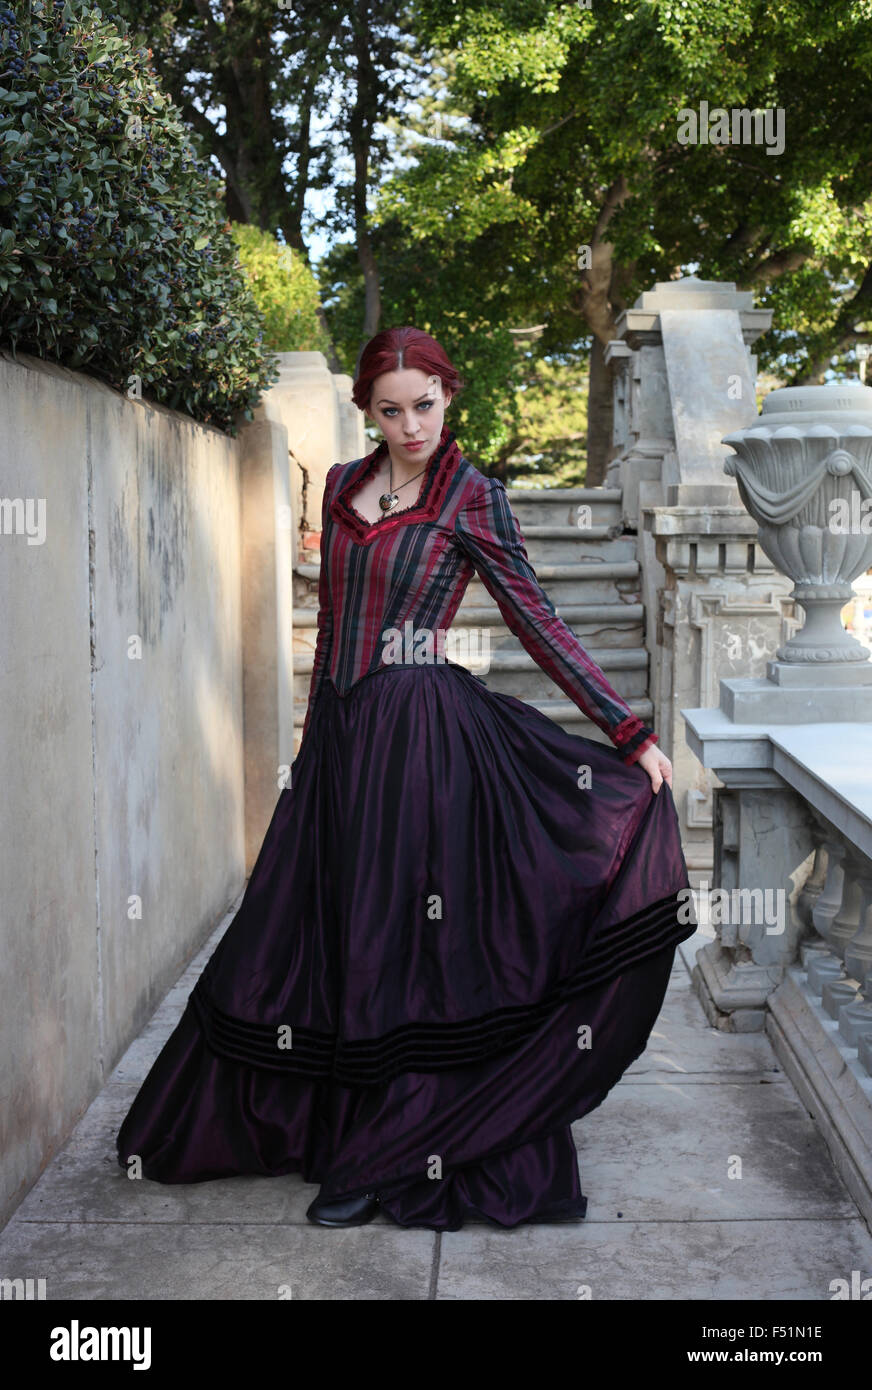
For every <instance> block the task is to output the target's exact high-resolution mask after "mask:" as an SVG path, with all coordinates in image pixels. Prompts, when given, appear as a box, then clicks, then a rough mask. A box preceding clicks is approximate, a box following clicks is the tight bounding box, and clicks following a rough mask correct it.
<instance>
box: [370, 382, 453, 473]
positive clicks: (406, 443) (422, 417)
mask: <svg viewBox="0 0 872 1390" xmlns="http://www.w3.org/2000/svg"><path fill="white" fill-rule="evenodd" d="M450 400H451V392H450V391H446V390H445V388H444V387H443V385H442V381H441V380H440V378H439V377H438V376H428V375H427V373H426V372H422V371H420V370H419V368H417V367H400V368H398V369H397V371H394V372H383V373H382V375H381V376H377V377H376V378H375V381H374V382H373V384H372V395H371V396H370V403H369V408H368V409H367V411H366V414H367V415H368V416H369V418H370V420H372V421H373V423H374V424H376V425H378V427H379V429H380V430H381V431H382V433H383V434H384V437H385V439H386V440H387V442H388V448H389V449H390V452H391V457H392V458H394V459H395V460H396V461H397V462H398V463H403V464H408V465H409V467H411V466H412V464H414V463H417V464H418V467H419V468H421V467H423V465H424V464H425V463H426V462H427V459H428V458H430V456H431V454H433V453H435V452H436V449H437V448H438V446H439V438H440V435H441V434H442V424H443V421H444V419H445V408H446V406H447V405H448V403H449V401H450Z"/></svg>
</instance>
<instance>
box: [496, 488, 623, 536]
mask: <svg viewBox="0 0 872 1390" xmlns="http://www.w3.org/2000/svg"><path fill="white" fill-rule="evenodd" d="M506 491H507V493H508V497H509V506H510V507H511V509H512V511H513V512H514V513H515V516H516V517H517V518H518V523H519V525H520V527H521V530H522V531H523V532H524V533H525V534H526V531H527V528H528V527H530V526H538V525H551V524H555V523H556V524H558V525H563V526H572V527H575V526H577V525H578V518H579V507H585V508H589V511H590V517H591V521H592V522H593V523H594V524H595V525H597V526H606V527H610V528H611V527H620V525H621V497H622V494H621V490H620V488H604V487H549V488H518V487H510V488H507V489H506ZM582 516H583V517H586V516H587V512H584V513H582Z"/></svg>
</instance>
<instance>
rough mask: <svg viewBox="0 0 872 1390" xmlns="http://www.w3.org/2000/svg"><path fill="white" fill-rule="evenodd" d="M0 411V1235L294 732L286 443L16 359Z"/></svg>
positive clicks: (235, 845)
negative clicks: (227, 430)
mask: <svg viewBox="0 0 872 1390" xmlns="http://www.w3.org/2000/svg"><path fill="white" fill-rule="evenodd" d="M0 411H2V419H3V430H2V432H0V433H2V438H0V592H2V594H3V621H2V625H0V655H2V660H0V701H2V709H3V722H2V736H0V782H2V787H3V797H2V801H0V881H2V895H0V972H2V982H0V1003H2V1008H0V1052H2V1057H3V1067H2V1069H0V1078H2V1079H0V1180H2V1192H0V1223H2V1221H4V1220H6V1219H7V1218H8V1216H9V1214H10V1213H11V1211H12V1210H13V1209H14V1207H15V1206H16V1205H17V1203H18V1202H19V1201H20V1199H21V1198H22V1197H23V1196H24V1195H25V1193H26V1191H27V1189H28V1188H29V1187H30V1185H31V1184H32V1183H33V1181H34V1180H35V1179H36V1178H37V1177H38V1175H39V1173H40V1171H41V1170H42V1168H43V1167H44V1166H45V1164H46V1162H47V1161H48V1159H49V1158H50V1157H51V1156H52V1155H53V1154H54V1152H55V1151H56V1150H57V1148H58V1147H59V1146H60V1145H61V1144H62V1143H63V1142H64V1141H65V1139H66V1137H67V1136H68V1134H69V1132H70V1130H71V1128H72V1127H73V1125H74V1124H75V1122H76V1120H77V1119H78V1117H79V1116H80V1115H81V1114H82V1112H83V1111H84V1110H85V1108H86V1107H87V1106H88V1104H89V1103H90V1101H91V1100H92V1098H93V1097H94V1095H95V1094H96V1093H97V1091H98V1090H99V1089H100V1087H101V1086H102V1084H103V1082H104V1081H105V1079H106V1078H107V1076H108V1074H109V1073H110V1072H111V1071H112V1070H113V1069H114V1067H115V1065H116V1064H117V1062H118V1060H119V1059H120V1057H121V1055H122V1054H123V1052H124V1051H125V1049H126V1048H127V1046H128V1045H129V1044H130V1042H131V1041H132V1039H133V1038H134V1037H135V1036H136V1035H137V1034H138V1032H139V1031H140V1030H141V1028H142V1027H143V1025H144V1023H145V1022H146V1021H147V1019H148V1017H149V1016H150V1014H151V1013H152V1011H153V1010H154V1008H155V1007H156V1005H157V1004H158V1002H159V1001H160V999H161V997H162V996H163V994H164V993H165V992H166V990H167V989H168V988H169V986H170V985H171V984H172V983H173V982H174V980H175V979H176V978H177V977H178V975H179V973H180V972H181V970H182V969H183V967H184V966H185V964H186V963H187V961H188V960H189V958H190V957H191V956H192V955H193V954H194V952H195V951H196V950H197V949H198V948H199V947H200V945H201V943H202V942H203V940H204V939H205V938H206V936H207V934H208V933H209V932H210V931H211V930H212V929H213V927H214V925H215V922H216V921H217V920H219V919H220V917H221V916H222V914H223V913H224V912H225V911H226V909H227V907H228V905H229V904H230V903H231V902H232V901H233V899H234V898H235V897H236V896H237V894H238V893H239V891H240V889H241V887H242V886H243V884H244V881H245V875H246V872H247V868H248V867H249V866H250V863H251V846H252V844H253V843H259V838H258V837H259V836H262V832H263V830H264V829H265V826H266V822H267V819H268V817H269V815H270V814H271V812H272V809H273V808H274V805H275V801H276V799H277V797H278V794H279V785H278V781H277V778H278V775H279V768H280V764H281V763H282V761H284V762H289V761H290V751H291V750H290V733H289V730H290V731H291V733H292V729H291V724H292V718H293V712H292V703H291V700H292V676H291V661H292V656H291V647H292V632H291V602H292V598H291V591H292V584H291V528H289V527H288V525H287V523H286V522H285V524H284V525H282V524H281V516H282V513H281V508H282V507H284V508H285V509H286V508H287V505H288V498H289V476H288V474H289V469H288V449H287V435H286V431H285V429H284V427H283V426H281V425H279V424H276V423H275V422H273V421H270V420H268V419H265V418H261V419H260V421H259V422H258V423H257V424H255V425H252V426H248V427H246V428H245V429H243V430H242V431H241V432H240V436H239V438H237V439H232V438H230V437H229V436H226V435H224V434H222V433H220V432H218V431H215V430H211V429H207V428H204V427H202V426H200V425H197V424H195V423H194V422H192V421H191V420H190V419H189V418H187V417H185V416H182V415H179V414H176V413H173V412H171V411H168V410H164V409H161V408H159V407H157V408H156V407H152V406H150V405H147V404H145V403H144V402H136V401H131V400H128V399H127V398H126V397H125V396H123V395H121V394H119V393H118V392H116V391H112V390H110V389H108V388H106V387H103V386H101V385H100V384H99V383H96V382H95V381H93V380H92V379H90V378H88V377H85V376H83V375H79V374H76V373H73V372H69V371H65V370H64V369H62V368H59V367H56V366H53V365H49V364H45V363H41V362H39V361H37V360H35V359H32V358H27V357H21V358H20V359H19V360H18V361H17V362H15V361H12V360H10V359H9V358H8V357H4V358H0ZM264 414H265V412H261V415H262V416H263V415H264ZM329 462H333V459H332V458H331V459H329V461H328V462H327V463H326V464H325V466H329ZM247 832H248V833H247ZM247 839H248V852H247V843H246V841H247Z"/></svg>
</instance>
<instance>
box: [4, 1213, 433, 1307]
mask: <svg viewBox="0 0 872 1390" xmlns="http://www.w3.org/2000/svg"><path fill="white" fill-rule="evenodd" d="M436 1240H437V1237H436V1234H435V1232H433V1231H424V1230H419V1231H405V1230H402V1229H401V1228H400V1227H393V1228H387V1227H383V1226H382V1227H377V1226H374V1225H373V1226H356V1227H352V1228H351V1229H349V1230H336V1231H325V1230H319V1229H318V1227H316V1226H312V1225H306V1226H295V1225H291V1226H288V1225H278V1224H276V1225H257V1226H252V1225H244V1224H242V1223H241V1222H239V1221H236V1222H233V1223H224V1222H214V1223H212V1224H206V1223H202V1224H201V1223H196V1222H195V1223H186V1222H179V1223H172V1224H168V1225H151V1224H146V1225H140V1224H136V1223H132V1222H111V1223H105V1224H92V1223H89V1222H82V1223H72V1222H24V1221H13V1222H12V1223H10V1225H8V1226H7V1227H6V1229H5V1231H4V1232H3V1234H2V1235H0V1266H2V1269H3V1271H4V1277H5V1278H10V1279H11V1278H20V1279H26V1278H32V1279H39V1278H42V1279H45V1281H46V1298H47V1299H83V1300H97V1299H114V1298H119V1299H135V1300H140V1299H143V1300H148V1299H168V1300H179V1299H200V1298H203V1299H258V1300H270V1299H275V1300H280V1299H287V1298H290V1299H291V1300H293V1299H306V1300H312V1299H318V1300H332V1299H339V1300H346V1299H389V1300H394V1299H396V1300H401V1301H405V1300H417V1299H427V1298H428V1297H429V1296H430V1292H431V1286H432V1277H433V1258H434V1249H435V1246H436Z"/></svg>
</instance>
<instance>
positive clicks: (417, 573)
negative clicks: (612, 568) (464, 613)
mask: <svg viewBox="0 0 872 1390" xmlns="http://www.w3.org/2000/svg"><path fill="white" fill-rule="evenodd" d="M386 452H387V443H386V442H385V441H382V443H381V444H379V446H378V447H377V448H376V449H374V450H373V451H372V453H370V454H367V455H366V457H365V458H363V459H355V460H353V461H352V462H351V463H337V464H334V465H333V467H332V468H331V469H330V470H329V472H328V474H327V478H326V483H325V488H324V503H323V509H322V531H321V577H320V581H319V595H318V597H319V610H318V635H317V641H316V646H315V659H314V666H313V671H312V680H311V684H310V687H309V699H308V706H307V710H306V719H305V723H304V726H303V737H304V738H305V736H306V732H307V730H308V727H309V722H310V719H311V714H312V709H313V706H314V703H315V700H316V698H317V695H318V691H319V689H320V686H321V683H322V681H323V680H324V679H325V678H328V677H329V679H330V680H331V681H332V682H333V684H334V686H335V688H336V690H337V691H338V692H339V693H340V694H345V693H347V691H348V690H350V688H351V687H352V686H353V685H354V684H355V683H356V682H357V681H359V680H361V679H362V678H363V677H364V676H366V675H369V674H370V673H372V672H374V671H376V670H378V669H379V667H381V666H383V665H386V664H390V662H391V661H392V660H395V659H396V657H395V656H394V655H392V653H395V652H396V649H397V643H398V641H400V642H402V641H403V640H405V635H406V634H407V633H410V632H411V633H412V634H414V640H415V641H416V642H417V643H420V642H421V641H422V640H424V641H425V642H426V641H427V639H428V638H429V640H430V644H431V650H432V651H433V652H434V653H435V654H436V659H439V657H440V656H443V655H444V634H445V633H446V632H447V630H448V629H449V628H450V627H451V623H452V621H453V619H454V617H455V615H456V613H457V609H458V607H459V605H460V602H461V600H462V598H463V595H464V592H465V590H466V587H467V585H468V583H469V581H470V579H471V578H472V576H473V574H474V573H477V574H478V575H479V577H480V578H481V581H482V583H483V584H484V586H485V588H486V589H487V591H488V593H489V594H490V595H491V597H492V598H493V599H494V600H495V602H496V604H497V606H498V607H499V610H500V613H501V614H502V616H503V619H504V621H505V623H506V626H507V627H508V629H509V631H510V632H512V633H513V634H514V635H515V636H516V637H517V638H518V639H519V640H520V642H521V644H522V646H523V647H524V648H525V650H526V651H527V652H529V654H530V656H532V658H533V660H534V661H535V662H536V663H537V665H539V666H540V667H541V668H542V670H543V671H545V672H547V674H548V675H549V676H550V677H551V679H552V680H553V681H554V682H555V684H556V685H558V686H559V687H560V689H561V690H562V691H563V692H564V693H565V694H566V695H567V696H568V697H569V699H570V700H572V701H573V702H574V703H575V704H576V705H577V706H578V708H579V709H581V710H582V711H583V712H584V714H586V715H587V717H588V718H589V719H590V720H591V721H592V722H593V723H594V724H596V725H597V727H598V728H600V729H602V731H603V732H604V733H605V734H607V735H608V737H609V738H610V739H611V741H612V742H613V743H614V744H615V745H616V747H617V748H618V749H619V751H620V752H621V755H622V758H623V761H624V762H625V763H628V764H629V763H633V762H635V761H636V760H637V759H638V757H639V755H640V754H641V753H643V752H644V750H645V749H646V748H649V747H651V745H652V744H654V743H656V742H657V741H658V739H657V735H656V734H655V733H654V732H653V730H652V729H650V728H648V727H647V726H646V725H645V724H643V722H642V720H641V719H639V718H638V716H637V715H634V714H633V712H632V711H631V709H630V707H629V705H628V704H627V703H626V701H625V700H623V699H622V698H621V696H620V695H619V694H618V693H617V691H615V690H614V689H613V688H612V686H611V685H610V684H609V682H608V680H607V679H606V677H605V675H604V673H603V672H602V671H601V670H600V668H599V666H597V665H596V664H595V662H593V661H591V659H590V657H589V656H588V654H587V652H586V651H585V649H584V647H583V646H582V645H581V643H580V642H579V640H578V638H577V637H576V636H575V634H574V633H573V632H572V630H571V629H570V628H569V627H567V625H566V623H565V622H564V621H563V619H562V618H560V617H558V615H557V610H556V609H555V607H554V604H553V603H552V602H551V600H550V598H549V597H548V595H547V594H546V593H545V591H544V589H543V588H542V587H541V585H540V584H539V581H538V579H537V578H536V572H535V570H534V569H533V566H532V565H531V564H530V561H529V559H528V557H527V550H526V547H525V544H524V537H523V535H522V532H521V528H520V525H519V523H518V519H517V517H516V516H515V514H514V512H513V511H512V509H511V505H510V502H509V495H508V493H507V491H506V488H505V486H504V484H503V483H502V482H501V481H500V480H499V479H498V478H488V477H486V476H485V475H484V474H483V473H480V472H479V471H478V469H477V468H475V467H474V465H473V464H471V463H470V462H469V461H468V459H465V458H464V457H463V455H462V454H461V452H460V449H459V447H458V444H457V440H456V438H455V436H454V434H453V433H452V432H451V431H450V430H449V429H448V427H447V426H443V430H442V435H441V438H440V442H439V447H438V448H437V450H436V452H435V453H434V455H433V457H432V459H431V460H430V464H429V466H428V469H427V472H426V475H425V477H424V480H423V484H422V487H421V491H420V494H419V496H418V499H417V501H416V502H414V503H413V504H412V505H411V506H409V507H405V508H403V509H402V510H400V511H395V512H391V513H389V514H388V515H387V516H385V517H382V518H380V519H379V520H378V521H375V522H369V521H367V519H366V518H365V517H364V516H362V515H361V514H360V513H359V512H358V511H356V510H355V508H354V503H353V498H354V494H355V493H356V492H357V491H358V490H359V489H360V488H361V487H362V486H363V484H364V483H365V482H366V480H367V479H368V478H369V477H371V475H372V474H373V472H374V471H375V470H376V468H377V467H378V465H379V463H380V462H381V460H382V459H383V458H384V457H385V454H386ZM407 624H408V625H410V626H407Z"/></svg>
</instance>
